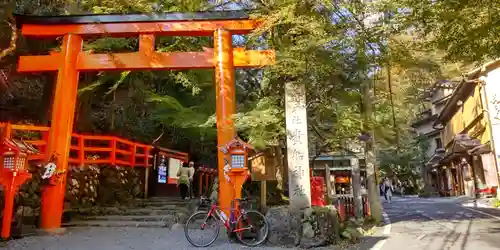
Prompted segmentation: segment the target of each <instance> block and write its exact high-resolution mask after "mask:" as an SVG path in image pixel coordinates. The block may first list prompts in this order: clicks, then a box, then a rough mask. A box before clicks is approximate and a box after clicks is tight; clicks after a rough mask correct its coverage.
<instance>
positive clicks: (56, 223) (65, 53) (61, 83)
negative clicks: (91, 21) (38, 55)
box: [40, 34, 83, 231]
mask: <svg viewBox="0 0 500 250" xmlns="http://www.w3.org/2000/svg"><path fill="white" fill-rule="evenodd" d="M82 45H83V41H82V38H81V37H80V36H78V35H72V34H68V35H65V36H64V38H63V44H62V47H61V61H60V62H59V70H58V72H57V82H56V89H55V96H54V103H53V105H52V123H51V127H50V135H49V145H48V152H47V157H48V158H50V157H51V156H52V154H55V156H56V158H57V162H56V166H57V171H58V172H63V171H66V170H67V168H68V160H69V151H70V147H71V134H72V130H73V121H74V116H75V105H76V98H77V90H78V76H79V73H78V71H77V70H76V67H77V61H78V53H79V52H81V51H82ZM65 191H66V174H64V176H63V177H62V180H61V181H60V182H58V183H56V184H55V185H53V186H52V185H51V186H47V187H45V189H44V190H43V193H42V205H41V223H40V226H41V228H42V229H44V230H46V231H52V230H54V229H58V228H59V227H60V226H61V219H62V213H63V205H64V203H63V201H64V193H65Z"/></svg>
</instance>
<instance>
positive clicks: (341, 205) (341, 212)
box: [337, 199, 345, 223]
mask: <svg viewBox="0 0 500 250" xmlns="http://www.w3.org/2000/svg"><path fill="white" fill-rule="evenodd" d="M337 204H338V205H337V207H338V211H339V217H340V223H344V221H345V204H344V202H343V199H339V200H338V202H337Z"/></svg>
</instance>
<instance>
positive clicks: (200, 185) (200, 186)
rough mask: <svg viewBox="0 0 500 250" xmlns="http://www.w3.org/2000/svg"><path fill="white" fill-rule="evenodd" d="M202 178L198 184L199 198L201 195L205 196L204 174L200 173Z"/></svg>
mask: <svg viewBox="0 0 500 250" xmlns="http://www.w3.org/2000/svg"><path fill="white" fill-rule="evenodd" d="M199 173H200V178H199V180H198V181H199V183H198V196H200V197H201V195H202V194H203V192H202V189H203V172H202V171H200V172H199Z"/></svg>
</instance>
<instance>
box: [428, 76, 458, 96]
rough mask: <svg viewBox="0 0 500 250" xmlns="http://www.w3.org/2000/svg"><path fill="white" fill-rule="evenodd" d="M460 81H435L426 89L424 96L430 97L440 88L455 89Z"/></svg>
mask: <svg viewBox="0 0 500 250" xmlns="http://www.w3.org/2000/svg"><path fill="white" fill-rule="evenodd" d="M459 83H460V81H457V80H440V81H437V82H435V83H434V84H433V85H432V86H431V87H430V88H429V89H427V90H426V91H425V94H424V97H425V98H429V97H431V96H432V94H433V93H434V92H435V91H436V90H438V89H453V88H455V87H456V86H457V85H458V84H459Z"/></svg>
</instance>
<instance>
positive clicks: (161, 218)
mask: <svg viewBox="0 0 500 250" xmlns="http://www.w3.org/2000/svg"><path fill="white" fill-rule="evenodd" d="M174 219H175V215H170V214H168V215H105V216H83V217H80V218H78V220H83V221H92V220H94V221H164V220H174Z"/></svg>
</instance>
